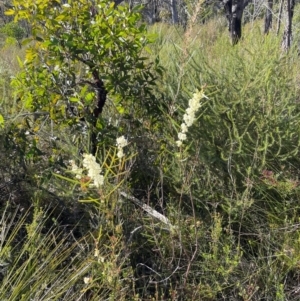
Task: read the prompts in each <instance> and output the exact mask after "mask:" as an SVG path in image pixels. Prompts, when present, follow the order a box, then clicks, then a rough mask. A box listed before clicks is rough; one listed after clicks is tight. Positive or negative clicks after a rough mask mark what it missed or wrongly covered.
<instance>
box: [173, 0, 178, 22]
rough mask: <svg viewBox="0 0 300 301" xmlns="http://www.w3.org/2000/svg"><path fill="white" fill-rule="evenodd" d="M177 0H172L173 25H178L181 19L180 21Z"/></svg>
mask: <svg viewBox="0 0 300 301" xmlns="http://www.w3.org/2000/svg"><path fill="white" fill-rule="evenodd" d="M176 4H177V3H176V0H171V14H172V23H173V24H178V23H179V19H178V11H177V7H176Z"/></svg>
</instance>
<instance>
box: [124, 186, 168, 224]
mask: <svg viewBox="0 0 300 301" xmlns="http://www.w3.org/2000/svg"><path fill="white" fill-rule="evenodd" d="M120 195H121V196H123V197H124V198H126V199H127V200H130V201H132V202H133V203H134V204H136V205H138V206H139V207H141V208H142V209H143V210H144V211H146V212H147V213H148V214H150V215H151V216H152V217H154V218H157V219H159V220H160V221H161V222H162V223H164V224H165V225H167V226H168V228H169V230H170V229H172V228H174V226H173V225H172V224H171V222H170V220H169V219H168V218H167V217H165V216H164V215H162V214H161V213H159V212H157V211H156V210H154V209H153V208H151V207H150V206H148V205H147V204H145V203H143V202H141V201H140V200H138V199H137V198H136V197H134V196H132V195H129V194H127V193H126V192H123V191H121V192H120Z"/></svg>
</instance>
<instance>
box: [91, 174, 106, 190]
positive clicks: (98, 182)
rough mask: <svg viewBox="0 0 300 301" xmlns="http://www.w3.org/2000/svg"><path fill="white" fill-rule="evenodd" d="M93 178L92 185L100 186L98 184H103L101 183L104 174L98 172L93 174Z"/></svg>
mask: <svg viewBox="0 0 300 301" xmlns="http://www.w3.org/2000/svg"><path fill="white" fill-rule="evenodd" d="M93 180H94V185H95V186H96V187H97V188H100V186H103V184H104V176H103V175H100V174H98V175H95V177H94V178H93Z"/></svg>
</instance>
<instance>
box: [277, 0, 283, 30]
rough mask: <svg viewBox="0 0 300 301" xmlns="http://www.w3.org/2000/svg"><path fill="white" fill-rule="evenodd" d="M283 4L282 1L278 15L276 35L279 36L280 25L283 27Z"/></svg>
mask: <svg viewBox="0 0 300 301" xmlns="http://www.w3.org/2000/svg"><path fill="white" fill-rule="evenodd" d="M283 2H284V0H281V1H280V7H279V15H278V21H277V30H276V35H278V34H279V31H280V25H281V18H282V8H283Z"/></svg>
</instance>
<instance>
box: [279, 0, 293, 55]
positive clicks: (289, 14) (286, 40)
mask: <svg viewBox="0 0 300 301" xmlns="http://www.w3.org/2000/svg"><path fill="white" fill-rule="evenodd" d="M286 1H287V11H286V25H285V30H284V33H283V40H282V48H283V49H284V50H285V51H287V50H289V48H290V47H291V43H292V34H293V32H292V21H293V15H294V7H295V0H286Z"/></svg>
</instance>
